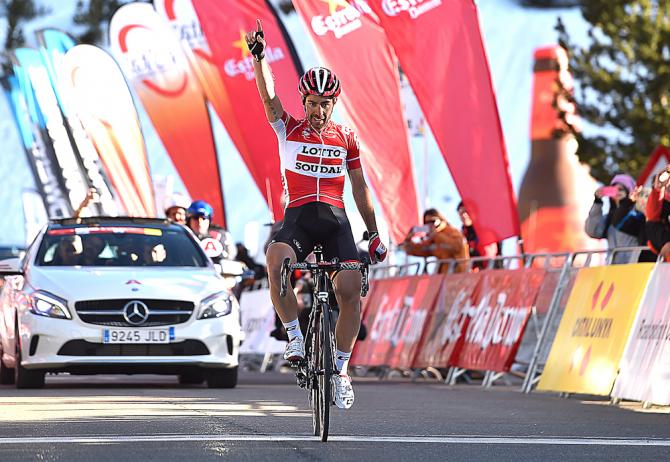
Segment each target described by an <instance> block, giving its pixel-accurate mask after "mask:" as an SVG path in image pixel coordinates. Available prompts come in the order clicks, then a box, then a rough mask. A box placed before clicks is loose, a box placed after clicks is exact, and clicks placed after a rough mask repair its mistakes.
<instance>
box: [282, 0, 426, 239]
mask: <svg viewBox="0 0 670 462" xmlns="http://www.w3.org/2000/svg"><path fill="white" fill-rule="evenodd" d="M293 5H294V6H295V8H296V11H297V12H298V14H299V16H300V18H301V19H302V22H303V24H304V25H305V28H306V29H307V31H308V32H309V35H310V37H311V39H312V43H314V46H315V47H316V50H317V53H318V54H319V57H320V58H321V61H322V64H323V65H324V66H326V67H329V68H330V69H332V70H333V71H334V72H335V74H336V75H337V77H338V79H339V80H340V82H341V85H342V94H341V96H340V97H339V101H340V102H341V103H340V104H341V105H342V106H344V110H345V114H346V117H347V121H348V123H349V124H350V125H351V127H352V128H353V129H354V130H355V131H356V132H357V133H358V136H359V139H360V142H361V145H362V149H361V156H362V158H363V165H364V168H365V173H366V175H367V177H368V178H369V180H370V184H371V187H372V189H373V190H374V192H375V195H376V197H377V199H378V200H379V203H380V205H381V209H382V213H383V214H384V217H385V218H386V221H387V222H388V225H389V233H390V237H391V239H392V240H393V241H394V242H401V241H402V240H403V239H404V238H405V236H406V235H407V231H408V230H409V229H410V228H411V227H412V226H414V225H416V223H418V222H419V210H418V201H417V194H416V186H415V184H414V173H413V165H412V159H411V154H410V150H409V141H408V136H407V127H406V125H405V120H404V117H403V110H402V103H401V100H400V83H399V76H398V65H397V62H396V57H395V55H394V54H393V51H392V50H391V48H390V46H389V45H388V42H387V40H386V35H385V34H384V31H383V30H382V29H381V28H380V27H379V25H378V24H377V23H376V22H375V20H374V19H373V15H374V13H372V10H370V7H369V6H368V5H367V3H365V2H364V1H351V2H349V3H347V2H346V1H341V2H332V1H331V2H324V1H322V0H295V1H294V2H293ZM362 44H365V45H362ZM371 50H374V53H371ZM372 82H374V84H373V86H374V91H370V90H371V83H372ZM380 95H384V97H383V98H380ZM398 191H402V194H398Z"/></svg>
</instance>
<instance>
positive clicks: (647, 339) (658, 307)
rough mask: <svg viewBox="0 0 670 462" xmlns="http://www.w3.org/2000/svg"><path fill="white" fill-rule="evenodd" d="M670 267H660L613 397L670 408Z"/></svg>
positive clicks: (639, 316) (630, 342) (624, 355)
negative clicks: (669, 406)
mask: <svg viewBox="0 0 670 462" xmlns="http://www.w3.org/2000/svg"><path fill="white" fill-rule="evenodd" d="M668 281H670V264H660V265H658V266H656V268H655V269H654V271H653V272H652V275H651V278H650V280H649V286H648V287H647V291H646V293H645V296H644V298H643V299H642V302H641V303H640V308H639V311H638V314H637V318H636V319H635V323H634V325H633V328H632V329H631V334H630V338H629V340H628V344H627V345H626V349H625V351H624V354H623V358H622V359H621V364H620V365H619V376H618V377H617V379H616V382H615V383H614V390H613V391H612V396H614V397H617V398H621V399H629V400H635V401H648V402H650V403H653V404H659V405H663V406H667V405H670V284H668Z"/></svg>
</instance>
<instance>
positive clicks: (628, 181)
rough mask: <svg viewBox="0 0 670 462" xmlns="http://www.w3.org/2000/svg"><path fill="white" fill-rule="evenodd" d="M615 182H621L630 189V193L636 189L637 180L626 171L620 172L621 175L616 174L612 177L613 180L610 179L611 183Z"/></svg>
mask: <svg viewBox="0 0 670 462" xmlns="http://www.w3.org/2000/svg"><path fill="white" fill-rule="evenodd" d="M614 184H620V185H621V186H623V187H624V188H626V189H627V190H628V193H631V192H632V191H633V189H635V185H636V183H635V180H634V179H633V177H632V176H630V175H626V174H625V173H620V174H619V175H614V178H612V181H610V185H614Z"/></svg>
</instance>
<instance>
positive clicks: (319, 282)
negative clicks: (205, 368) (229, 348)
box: [280, 246, 369, 441]
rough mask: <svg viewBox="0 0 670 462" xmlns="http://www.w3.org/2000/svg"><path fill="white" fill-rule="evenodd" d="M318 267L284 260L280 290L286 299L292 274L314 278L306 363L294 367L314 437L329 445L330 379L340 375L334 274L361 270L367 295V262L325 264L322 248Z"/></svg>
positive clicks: (317, 261) (362, 287)
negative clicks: (333, 302) (309, 274)
mask: <svg viewBox="0 0 670 462" xmlns="http://www.w3.org/2000/svg"><path fill="white" fill-rule="evenodd" d="M314 254H315V255H316V263H294V264H291V262H290V259H288V258H287V259H285V260H284V262H283V263H282V268H281V273H282V274H281V281H282V282H281V284H282V285H281V290H280V295H281V296H282V297H283V296H285V295H286V291H287V290H288V278H289V275H290V271H292V270H295V269H301V270H309V271H311V272H312V275H313V276H314V292H313V297H312V311H311V313H310V315H309V325H308V327H307V332H306V336H305V360H304V361H301V362H300V363H297V364H293V366H294V367H295V368H296V379H297V381H298V386H300V387H301V388H305V389H307V391H308V398H309V404H310V407H311V408H312V426H313V430H314V436H320V437H321V441H327V439H328V432H329V426H330V406H331V405H332V404H333V396H332V390H331V388H332V383H331V377H332V376H333V374H336V373H339V371H336V370H335V358H334V354H335V339H334V333H333V328H332V327H333V326H332V321H331V320H332V312H331V306H330V295H331V294H332V293H333V283H332V280H331V277H330V273H331V272H336V271H340V270H358V271H360V272H361V277H362V284H361V296H363V297H364V296H365V295H366V294H367V292H368V288H369V285H368V264H367V262H344V263H339V262H338V261H336V260H334V261H332V262H324V261H323V253H322V251H321V247H320V246H317V247H316V249H315V250H314Z"/></svg>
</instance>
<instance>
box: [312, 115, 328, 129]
mask: <svg viewBox="0 0 670 462" xmlns="http://www.w3.org/2000/svg"><path fill="white" fill-rule="evenodd" d="M329 119H330V117H328V116H327V115H324V116H323V117H319V116H318V115H316V114H312V115H310V116H309V124H310V125H311V126H312V128H313V129H314V130H316V131H321V130H322V129H323V127H325V126H326V124H327V123H328V120H329Z"/></svg>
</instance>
